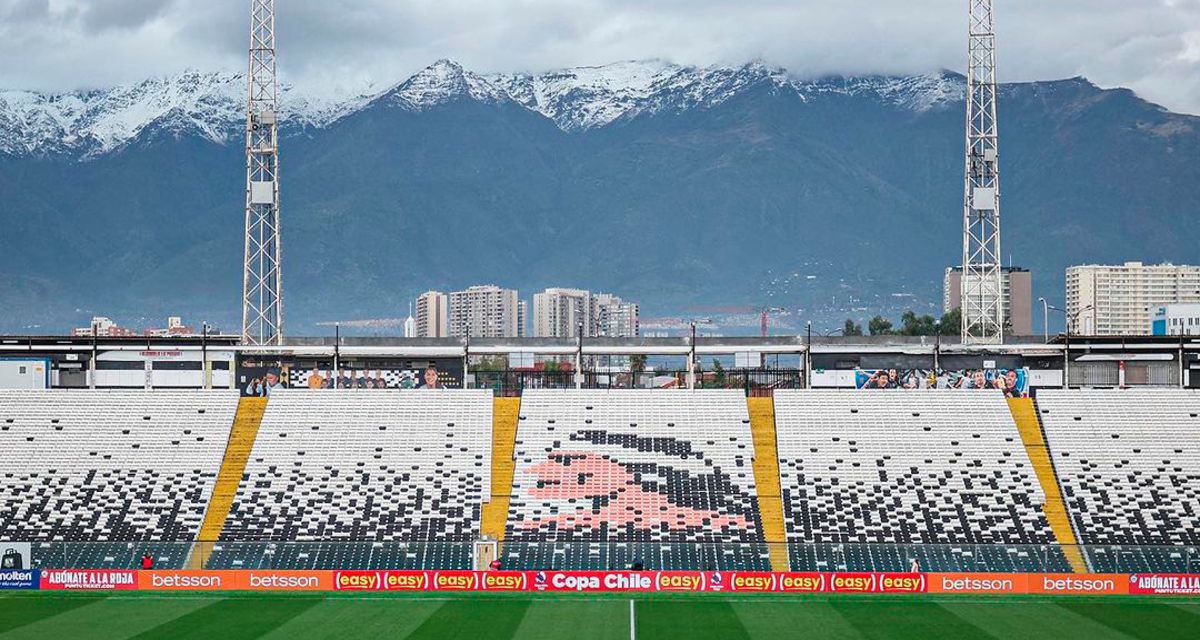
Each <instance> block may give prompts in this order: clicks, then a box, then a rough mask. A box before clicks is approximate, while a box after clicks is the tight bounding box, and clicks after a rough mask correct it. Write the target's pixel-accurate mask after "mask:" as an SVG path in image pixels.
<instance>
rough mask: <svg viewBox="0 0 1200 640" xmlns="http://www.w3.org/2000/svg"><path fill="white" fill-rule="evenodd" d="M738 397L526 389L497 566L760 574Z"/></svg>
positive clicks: (763, 566) (762, 555) (764, 559)
mask: <svg viewBox="0 0 1200 640" xmlns="http://www.w3.org/2000/svg"><path fill="white" fill-rule="evenodd" d="M749 423H750V420H749V417H748V415H747V408H746V401H745V397H744V395H743V394H742V393H741V392H739V391H726V390H721V391H694V392H686V393H685V392H680V391H658V390H634V391H630V390H622V391H616V390H614V391H573V390H554V391H546V390H527V391H526V392H525V393H524V395H523V397H522V399H521V415H520V421H519V424H518V427H517V438H516V444H515V454H514V456H515V461H516V471H515V476H514V479H513V496H512V500H511V503H510V506H509V517H508V523H507V530H506V534H505V538H506V543H505V545H504V551H503V556H504V563H505V566H506V567H507V568H514V569H535V568H536V569H541V568H546V569H608V568H625V567H628V566H631V565H633V564H635V563H640V564H642V565H643V566H644V567H645V568H646V569H668V570H669V569H696V568H702V569H720V570H729V569H744V570H745V569H754V570H767V569H769V568H770V560H769V553H768V550H767V547H766V545H765V543H764V540H763V536H762V533H761V523H760V520H759V510H758V504H757V497H756V488H755V478H754V471H753V469H752V463H753V453H754V444H753V439H752V436H751V432H750V424H749Z"/></svg>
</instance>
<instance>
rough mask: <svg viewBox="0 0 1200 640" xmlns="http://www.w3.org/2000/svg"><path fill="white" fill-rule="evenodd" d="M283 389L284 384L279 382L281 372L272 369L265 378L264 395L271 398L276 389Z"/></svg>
mask: <svg viewBox="0 0 1200 640" xmlns="http://www.w3.org/2000/svg"><path fill="white" fill-rule="evenodd" d="M282 387H283V383H282V382H280V380H279V372H278V371H276V370H274V369H271V370H270V371H267V375H266V377H265V378H263V393H262V394H263V395H264V396H268V397H270V395H271V392H272V391H274V390H275V389H279V388H282Z"/></svg>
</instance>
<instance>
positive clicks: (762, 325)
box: [758, 307, 787, 338]
mask: <svg viewBox="0 0 1200 640" xmlns="http://www.w3.org/2000/svg"><path fill="white" fill-rule="evenodd" d="M785 311H787V309H784V308H783V307H764V308H763V309H762V311H761V312H759V315H758V333H759V335H760V336H762V337H763V338H765V337H767V333H768V328H767V321H768V319H769V318H768V316H769V315H770V314H772V313H783V312H785Z"/></svg>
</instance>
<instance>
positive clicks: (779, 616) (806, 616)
mask: <svg viewBox="0 0 1200 640" xmlns="http://www.w3.org/2000/svg"><path fill="white" fill-rule="evenodd" d="M732 604H733V610H734V611H735V612H736V613H737V614H738V618H739V619H741V621H742V626H743V627H745V628H746V633H747V634H748V635H749V636H750V637H751V638H755V639H758V638H794V637H806V638H807V637H811V638H823V639H829V640H852V639H856V638H861V637H862V635H861V634H859V633H858V631H857V630H856V629H855V628H854V627H853V626H851V625H850V623H849V622H846V619H845V618H843V617H842V616H841V615H839V614H838V612H837V611H834V610H833V608H832V607H830V606H829V603H828V602H826V601H824V600H817V599H799V598H797V599H779V600H761V601H753V600H741V601H736V602H733V603H732Z"/></svg>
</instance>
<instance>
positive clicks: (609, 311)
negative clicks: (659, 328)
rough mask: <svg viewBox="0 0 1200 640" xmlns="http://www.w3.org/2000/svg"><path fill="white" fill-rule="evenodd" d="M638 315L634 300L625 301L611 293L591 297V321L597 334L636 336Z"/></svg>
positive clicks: (612, 336) (617, 336)
mask: <svg viewBox="0 0 1200 640" xmlns="http://www.w3.org/2000/svg"><path fill="white" fill-rule="evenodd" d="M639 317H640V311H639V307H638V304H637V303H636V302H625V301H624V300H622V299H621V298H619V297H617V296H615V295H613V294H611V293H598V294H596V295H595V296H593V297H592V322H593V324H594V325H595V328H596V331H595V335H597V336H605V337H610V338H636V337H638V336H639V335H640V333H641V328H640V326H639Z"/></svg>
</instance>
